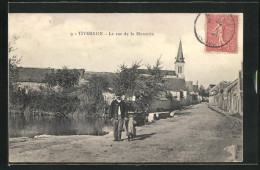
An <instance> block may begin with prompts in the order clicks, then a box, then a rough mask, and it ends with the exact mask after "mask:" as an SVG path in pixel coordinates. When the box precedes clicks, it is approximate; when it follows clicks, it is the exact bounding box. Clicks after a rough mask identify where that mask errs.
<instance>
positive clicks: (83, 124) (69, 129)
mask: <svg viewBox="0 0 260 170" xmlns="http://www.w3.org/2000/svg"><path fill="white" fill-rule="evenodd" d="M8 129H9V135H10V137H34V136H36V135H42V134H46V135H104V134H107V133H108V131H111V130H112V124H111V122H110V121H109V120H104V119H90V118H86V117H76V118H69V117H50V116H24V115H23V114H16V115H12V116H10V117H9V128H8Z"/></svg>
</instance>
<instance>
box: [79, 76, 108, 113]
mask: <svg viewBox="0 0 260 170" xmlns="http://www.w3.org/2000/svg"><path fill="white" fill-rule="evenodd" d="M108 88H109V82H108V80H107V79H106V78H105V77H104V76H97V75H92V76H91V77H90V78H89V79H88V82H87V83H85V84H84V85H82V86H81V90H80V91H81V93H82V94H83V96H84V97H83V99H81V104H80V110H81V111H84V112H86V113H87V114H88V115H89V116H93V115H97V114H101V113H102V111H103V109H104V107H105V105H106V104H105V101H104V97H103V92H105V91H108Z"/></svg>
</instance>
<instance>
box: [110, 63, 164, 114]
mask: <svg viewBox="0 0 260 170" xmlns="http://www.w3.org/2000/svg"><path fill="white" fill-rule="evenodd" d="M139 67H140V62H139V63H137V62H135V63H134V64H133V65H132V66H131V67H127V66H125V65H122V66H120V72H119V73H118V76H117V77H116V79H115V81H114V82H115V83H114V86H113V90H114V92H115V93H116V94H125V95H126V97H127V96H133V95H135V96H136V97H137V102H136V103H137V104H138V105H139V107H140V108H141V109H142V110H143V112H145V113H146V112H147V110H148V107H149V105H150V103H151V101H152V100H153V99H154V98H155V97H156V96H157V95H158V94H159V93H160V92H162V91H164V81H163V74H162V72H161V62H160V59H158V60H157V62H156V64H155V65H154V66H150V65H148V66H147V69H148V75H141V74H140V71H139V70H138V68H139Z"/></svg>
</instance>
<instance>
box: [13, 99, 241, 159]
mask: <svg viewBox="0 0 260 170" xmlns="http://www.w3.org/2000/svg"><path fill="white" fill-rule="evenodd" d="M122 136H123V139H125V140H123V141H122V142H114V141H113V134H112V133H109V134H107V135H105V136H87V135H82V136H45V137H44V136H43V137H40V138H36V139H30V138H11V139H10V146H9V147H10V153H9V156H10V162H108V163H112V162H229V161H242V152H243V151H242V132H241V124H239V123H238V121H237V119H236V118H232V117H229V116H225V115H222V114H219V113H217V112H215V111H212V110H210V109H209V108H208V106H207V103H201V104H198V105H195V106H192V107H191V108H189V109H186V110H182V111H181V113H180V114H179V115H176V116H175V117H173V118H167V119H161V120H158V121H156V122H154V123H152V124H150V125H145V126H142V127H137V137H136V139H135V141H130V142H129V141H127V140H126V136H125V133H123V135H122Z"/></svg>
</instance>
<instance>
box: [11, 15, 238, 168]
mask: <svg viewBox="0 0 260 170" xmlns="http://www.w3.org/2000/svg"><path fill="white" fill-rule="evenodd" d="M8 23H9V24H8V41H9V47H8V49H9V122H8V125H9V128H8V132H9V162H10V163H43V162H44V163H61V162H62V163H155V162H156V163H158V162H162V163H164V162H167V163H175V162H182V163H186V162H202V163H203V162H243V128H242V127H243V14H242V13H200V14H199V13H66V14H65V13H9V16H8Z"/></svg>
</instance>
